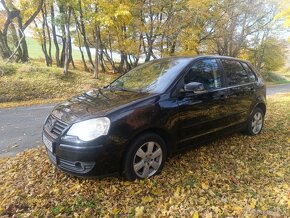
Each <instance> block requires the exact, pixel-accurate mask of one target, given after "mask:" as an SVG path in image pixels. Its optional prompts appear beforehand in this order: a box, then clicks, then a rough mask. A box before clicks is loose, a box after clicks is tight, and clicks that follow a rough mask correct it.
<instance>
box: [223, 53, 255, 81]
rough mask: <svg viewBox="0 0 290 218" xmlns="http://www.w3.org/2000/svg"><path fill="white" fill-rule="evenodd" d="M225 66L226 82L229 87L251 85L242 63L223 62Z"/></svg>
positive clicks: (224, 60) (233, 61)
mask: <svg viewBox="0 0 290 218" xmlns="http://www.w3.org/2000/svg"><path fill="white" fill-rule="evenodd" d="M221 63H222V65H223V68H224V71H225V75H226V80H227V83H228V85H229V86H234V85H241V84H245V83H249V81H250V80H249V76H248V73H247V72H246V70H245V69H244V68H243V67H242V65H241V63H240V62H238V61H236V60H227V59H223V60H221Z"/></svg>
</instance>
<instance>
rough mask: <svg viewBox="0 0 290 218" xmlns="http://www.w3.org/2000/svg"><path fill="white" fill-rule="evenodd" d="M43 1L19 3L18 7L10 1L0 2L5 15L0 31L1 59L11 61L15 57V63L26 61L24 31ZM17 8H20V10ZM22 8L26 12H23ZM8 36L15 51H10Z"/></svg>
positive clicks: (26, 52) (26, 49) (3, 0)
mask: <svg viewBox="0 0 290 218" xmlns="http://www.w3.org/2000/svg"><path fill="white" fill-rule="evenodd" d="M43 1H44V0H39V1H36V0H35V1H25V2H22V1H20V5H16V4H14V2H13V1H11V0H1V4H2V7H3V8H4V10H5V13H6V20H5V23H4V25H3V27H2V29H1V30H0V46H1V48H0V55H1V57H2V58H3V59H11V58H13V57H14V56H15V57H16V58H15V60H16V61H22V62H26V61H28V58H29V56H28V48H27V43H26V39H25V34H24V31H25V30H26V28H27V27H28V26H29V25H30V24H31V22H33V20H34V19H35V17H36V16H37V15H38V13H39V12H40V10H41V8H42V5H43ZM17 6H20V7H21V10H20V9H19V8H18V7H17ZM24 8H25V9H26V10H23V9H24ZM9 36H11V38H12V41H13V43H12V44H14V47H15V51H12V49H11V44H10V43H9V38H10V37H9Z"/></svg>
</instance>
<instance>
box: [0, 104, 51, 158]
mask: <svg viewBox="0 0 290 218" xmlns="http://www.w3.org/2000/svg"><path fill="white" fill-rule="evenodd" d="M52 108H53V105H38V106H30V107H16V108H9V109H0V157H4V156H13V155H15V154H17V153H18V152H20V151H23V150H25V149H27V148H32V147H35V146H36V145H39V144H41V130H42V125H43V122H44V120H45V118H46V116H47V115H48V114H49V112H50V111H51V110H52Z"/></svg>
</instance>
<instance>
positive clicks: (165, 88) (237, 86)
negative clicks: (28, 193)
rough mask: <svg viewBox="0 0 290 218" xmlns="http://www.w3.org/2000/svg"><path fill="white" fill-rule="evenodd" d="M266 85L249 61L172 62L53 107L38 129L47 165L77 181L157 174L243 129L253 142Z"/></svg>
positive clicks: (209, 58) (262, 112) (141, 68)
mask: <svg viewBox="0 0 290 218" xmlns="http://www.w3.org/2000/svg"><path fill="white" fill-rule="evenodd" d="M265 94H266V91H265V85H264V82H263V80H262V78H261V77H260V75H259V74H257V73H256V72H255V71H254V70H253V67H252V66H251V65H250V64H249V63H248V62H246V61H242V60H238V59H234V58H230V57H222V56H199V57H170V58H164V59H159V60H154V61H151V62H147V63H145V64H142V65H140V66H138V67H136V68H135V69H133V70H131V71H129V72H128V73H126V74H124V75H122V76H120V77H119V78H118V79H116V80H115V81H113V82H112V83H111V84H109V85H108V86H106V87H104V88H102V89H96V90H91V91H88V92H86V93H84V94H82V95H79V96H76V97H73V98H71V99H69V100H67V101H66V102H64V103H62V104H59V105H57V106H56V107H55V108H54V109H53V111H52V113H51V114H50V115H49V116H48V118H47V119H46V121H45V124H44V127H43V142H44V144H45V146H46V149H47V153H48V157H49V159H50V160H51V162H52V163H53V164H54V165H56V166H57V167H58V168H60V169H61V170H63V171H65V172H68V173H70V174H73V175H77V176H88V177H91V176H96V175H109V174H113V173H116V172H119V173H120V174H122V175H123V176H124V177H125V178H126V179H129V180H133V179H136V178H148V177H151V176H153V175H156V174H158V173H159V172H160V171H161V170H162V168H163V166H164V162H165V160H166V158H167V156H168V155H170V154H172V153H174V152H176V151H178V150H181V149H184V148H187V147H189V146H192V145H196V144H200V143H204V142H206V141H209V140H212V139H214V138H215V137H217V136H220V135H222V134H224V133H231V132H235V131H240V130H243V131H244V132H245V133H247V134H249V135H257V134H259V133H260V132H261V130H262V128H263V122H264V116H265V113H266V95H265Z"/></svg>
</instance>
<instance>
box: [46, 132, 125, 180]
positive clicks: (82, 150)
mask: <svg viewBox="0 0 290 218" xmlns="http://www.w3.org/2000/svg"><path fill="white" fill-rule="evenodd" d="M43 134H44V136H45V137H46V138H47V139H48V140H49V141H51V142H52V152H51V151H50V150H49V149H47V148H46V150H47V154H48V157H49V159H50V161H51V162H52V163H53V164H54V165H55V166H56V167H57V168H59V169H61V170H63V171H65V172H67V173H69V174H72V175H75V176H81V177H94V176H101V175H111V174H115V173H117V172H119V171H120V166H121V156H122V155H121V154H122V152H121V149H119V148H120V147H121V146H118V145H114V144H109V143H108V140H101V142H103V143H102V144H101V145H100V144H98V143H96V142H90V143H78V144H75V143H67V142H62V141H61V140H60V139H59V138H57V139H56V138H53V137H52V136H50V135H49V134H48V133H47V132H46V131H45V130H44V131H43Z"/></svg>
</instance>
